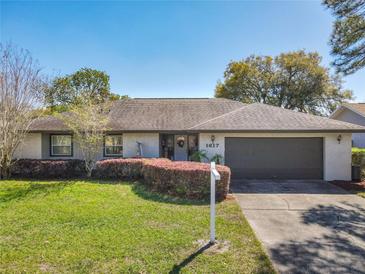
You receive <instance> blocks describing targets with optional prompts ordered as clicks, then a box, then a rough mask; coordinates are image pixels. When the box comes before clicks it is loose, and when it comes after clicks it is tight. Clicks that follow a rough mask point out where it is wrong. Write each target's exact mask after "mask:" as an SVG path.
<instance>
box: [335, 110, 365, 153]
mask: <svg viewBox="0 0 365 274" xmlns="http://www.w3.org/2000/svg"><path fill="white" fill-rule="evenodd" d="M334 119H336V120H340V121H343V122H348V123H352V124H357V125H360V126H365V117H363V116H361V115H359V114H357V113H355V112H353V111H351V110H348V109H344V110H343V111H342V112H341V113H340V114H338V115H337V116H336V117H335V118H334ZM352 141H353V146H354V147H362V148H365V133H353V134H352Z"/></svg>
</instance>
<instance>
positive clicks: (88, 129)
mask: <svg viewBox="0 0 365 274" xmlns="http://www.w3.org/2000/svg"><path fill="white" fill-rule="evenodd" d="M108 113H109V106H108V103H107V102H105V103H95V102H94V101H93V100H90V99H89V98H87V99H85V98H84V99H83V100H82V102H81V103H80V104H73V105H71V106H70V108H69V111H68V112H67V113H59V114H56V116H57V117H58V118H59V119H61V120H62V121H63V122H64V123H65V125H66V126H67V127H68V128H69V129H70V130H71V131H72V132H73V138H74V140H75V142H76V143H77V144H78V145H79V148H80V151H81V155H82V158H83V160H84V161H85V168H86V172H87V176H88V177H91V173H92V171H93V170H94V168H95V166H96V162H97V158H98V155H99V154H100V153H101V151H100V148H101V147H103V142H104V134H105V131H106V130H107V129H108V128H107V124H108V122H109V117H108Z"/></svg>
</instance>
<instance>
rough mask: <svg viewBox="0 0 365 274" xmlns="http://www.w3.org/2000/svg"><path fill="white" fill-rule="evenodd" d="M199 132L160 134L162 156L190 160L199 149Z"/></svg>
mask: <svg viewBox="0 0 365 274" xmlns="http://www.w3.org/2000/svg"><path fill="white" fill-rule="evenodd" d="M198 140H199V137H198V134H160V157H163V158H168V159H170V160H173V161H190V160H191V156H192V155H193V154H194V152H196V151H198V150H199V141H198Z"/></svg>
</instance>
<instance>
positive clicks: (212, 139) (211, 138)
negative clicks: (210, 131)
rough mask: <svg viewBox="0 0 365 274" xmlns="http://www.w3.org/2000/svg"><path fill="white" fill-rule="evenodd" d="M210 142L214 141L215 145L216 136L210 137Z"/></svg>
mask: <svg viewBox="0 0 365 274" xmlns="http://www.w3.org/2000/svg"><path fill="white" fill-rule="evenodd" d="M210 140H211V141H212V143H214V141H215V136H214V135H212V136H210Z"/></svg>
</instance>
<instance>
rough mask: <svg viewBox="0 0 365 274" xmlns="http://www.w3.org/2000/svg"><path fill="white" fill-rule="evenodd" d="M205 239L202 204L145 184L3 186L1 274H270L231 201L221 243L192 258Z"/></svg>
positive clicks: (224, 210)
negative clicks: (149, 189) (158, 191)
mask: <svg viewBox="0 0 365 274" xmlns="http://www.w3.org/2000/svg"><path fill="white" fill-rule="evenodd" d="M208 237H209V207H208V206H207V205H204V204H192V203H189V202H187V201H182V200H173V199H169V198H164V197H162V196H158V195H154V194H150V193H149V192H147V191H145V189H144V188H143V187H142V186H138V185H131V184H127V183H104V184H101V183H98V182H93V181H52V182H38V181H33V182H30V181H0V250H1V252H0V273H3V272H17V273H19V272H24V273H29V272H48V273H49V272H77V273H82V272H84V273H86V272H88V273H89V272H98V273H110V272H112V273H115V272H132V273H167V272H173V273H178V272H179V271H181V272H188V273H191V272H193V273H212V272H214V273H238V272H239V273H270V272H273V269H272V266H271V263H270V261H269V259H268V258H267V256H266V255H265V253H264V252H263V249H262V247H261V245H260V243H259V242H258V240H257V239H256V238H255V236H254V234H253V232H252V230H251V228H250V227H249V225H248V223H247V221H246V220H245V218H244V217H243V215H242V213H241V211H240V209H239V207H238V206H237V204H236V202H235V201H234V200H228V201H225V202H222V203H220V204H218V205H217V238H218V239H219V240H221V241H226V244H225V245H223V246H222V248H215V249H212V248H209V249H207V250H205V251H204V252H202V253H200V252H197V251H198V250H199V248H200V246H199V240H201V239H203V240H207V239H208ZM227 243H228V244H227ZM227 246H229V248H228V250H226V251H225V249H226V248H227ZM196 252H197V253H196Z"/></svg>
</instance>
